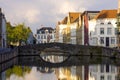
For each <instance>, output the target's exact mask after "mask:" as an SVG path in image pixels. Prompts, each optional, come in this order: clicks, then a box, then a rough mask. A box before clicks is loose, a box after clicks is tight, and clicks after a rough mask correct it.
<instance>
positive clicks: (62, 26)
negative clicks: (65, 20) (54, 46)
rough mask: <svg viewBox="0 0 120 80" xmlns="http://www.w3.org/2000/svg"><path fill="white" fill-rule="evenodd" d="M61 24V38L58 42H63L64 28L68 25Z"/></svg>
mask: <svg viewBox="0 0 120 80" xmlns="http://www.w3.org/2000/svg"><path fill="white" fill-rule="evenodd" d="M58 26H59V40H58V42H60V43H63V29H64V28H66V27H67V25H66V24H60V25H58Z"/></svg>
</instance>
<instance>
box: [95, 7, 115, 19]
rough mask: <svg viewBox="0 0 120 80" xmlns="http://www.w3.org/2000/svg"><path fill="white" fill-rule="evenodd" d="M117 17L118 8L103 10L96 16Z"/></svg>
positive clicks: (99, 17) (97, 17) (101, 17)
mask: <svg viewBox="0 0 120 80" xmlns="http://www.w3.org/2000/svg"><path fill="white" fill-rule="evenodd" d="M116 17H117V10H116V9H114V10H102V11H100V13H99V14H98V15H97V16H96V17H95V19H103V18H116Z"/></svg>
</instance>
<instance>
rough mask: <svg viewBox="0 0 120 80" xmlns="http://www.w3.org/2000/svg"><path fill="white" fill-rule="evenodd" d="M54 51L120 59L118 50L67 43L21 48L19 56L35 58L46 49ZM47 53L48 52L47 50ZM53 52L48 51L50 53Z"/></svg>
mask: <svg viewBox="0 0 120 80" xmlns="http://www.w3.org/2000/svg"><path fill="white" fill-rule="evenodd" d="M48 48H49V49H54V50H53V51H57V49H59V51H58V52H63V53H65V54H63V56H66V55H70V56H91V57H92V56H101V57H110V58H120V52H119V50H117V49H113V48H106V47H100V46H85V45H74V44H65V43H45V44H35V45H26V46H20V47H19V48H18V51H19V56H30V55H31V56H35V55H39V54H40V53H41V52H42V51H45V50H46V49H48ZM46 51H47V50H46ZM50 51H51V50H48V52H50Z"/></svg>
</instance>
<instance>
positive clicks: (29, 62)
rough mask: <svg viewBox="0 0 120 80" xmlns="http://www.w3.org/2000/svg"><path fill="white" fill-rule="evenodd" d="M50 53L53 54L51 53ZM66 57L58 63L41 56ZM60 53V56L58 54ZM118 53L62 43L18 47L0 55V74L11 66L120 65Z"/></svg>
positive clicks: (94, 47) (108, 49) (101, 48)
mask: <svg viewBox="0 0 120 80" xmlns="http://www.w3.org/2000/svg"><path fill="white" fill-rule="evenodd" d="M51 52H55V53H52V54H51ZM43 53H46V55H48V56H49V55H54V56H63V57H67V58H66V59H65V60H63V61H62V62H59V63H51V62H47V61H45V60H44V59H43V58H42V57H41V54H43ZM59 53H61V54H59ZM119 60H120V52H119V50H117V49H112V48H106V47H98V46H84V45H73V44H64V43H46V44H35V45H25V46H19V47H16V48H14V49H11V50H9V51H5V52H1V53H0V72H2V71H4V70H5V69H7V68H9V67H11V66H13V65H25V66H39V67H64V66H74V65H90V64H114V65H118V66H119V65H120V62H119Z"/></svg>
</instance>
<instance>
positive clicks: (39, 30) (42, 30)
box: [37, 27, 54, 34]
mask: <svg viewBox="0 0 120 80" xmlns="http://www.w3.org/2000/svg"><path fill="white" fill-rule="evenodd" d="M46 30H48V33H52V31H54V29H53V28H52V27H42V28H40V29H38V30H37V34H39V33H42V34H44V33H45V31H46Z"/></svg>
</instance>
